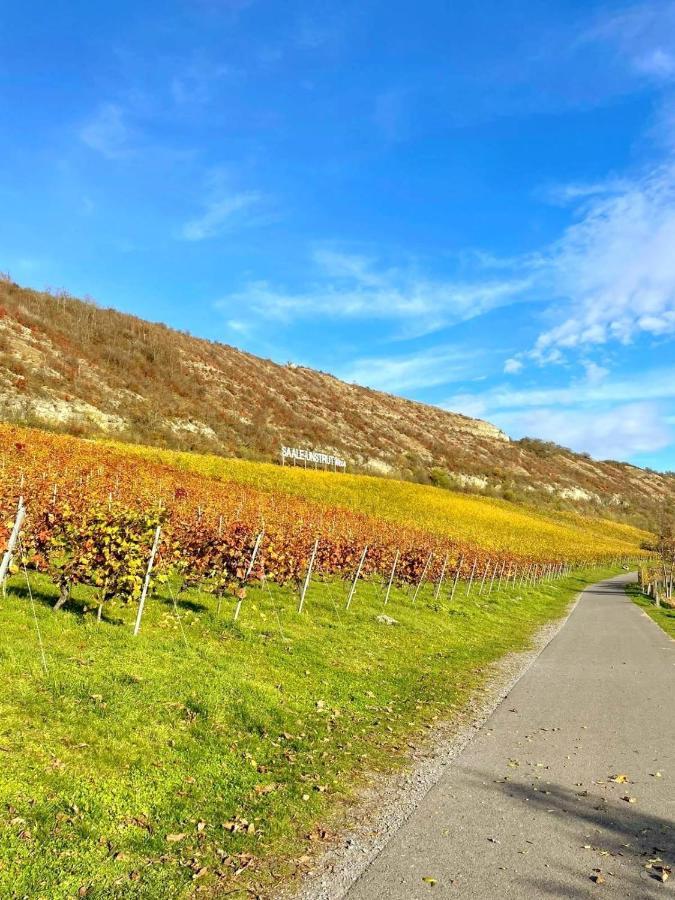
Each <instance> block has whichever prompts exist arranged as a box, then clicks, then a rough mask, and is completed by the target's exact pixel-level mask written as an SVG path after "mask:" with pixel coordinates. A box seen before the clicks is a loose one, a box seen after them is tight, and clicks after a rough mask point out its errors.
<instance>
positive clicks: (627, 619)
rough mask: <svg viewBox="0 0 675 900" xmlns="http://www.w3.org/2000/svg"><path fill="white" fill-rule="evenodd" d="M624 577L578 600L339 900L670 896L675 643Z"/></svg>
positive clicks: (674, 861)
mask: <svg viewBox="0 0 675 900" xmlns="http://www.w3.org/2000/svg"><path fill="white" fill-rule="evenodd" d="M629 577H630V576H620V577H618V578H614V579H611V580H609V581H604V582H601V583H600V584H597V585H594V586H593V587H590V588H588V589H587V590H585V591H584V593H583V595H582V597H581V600H580V601H579V603H578V605H577V606H576V608H575V610H574V612H573V613H572V615H571V616H570V618H569V620H568V621H567V623H566V625H565V626H564V627H563V629H562V630H561V631H560V632H559V633H558V635H557V636H556V637H555V638H554V639H553V641H552V642H551V643H550V644H549V645H548V647H547V648H546V649H545V650H544V651H543V653H542V654H541V655H540V656H539V657H538V659H537V660H536V662H535V663H534V665H533V666H532V667H531V668H530V669H529V670H528V671H527V672H526V673H525V675H524V676H523V677H522V678H521V680H520V681H519V682H518V683H517V684H516V685H515V687H514V688H513V689H512V691H511V692H510V694H509V695H508V696H507V697H506V699H505V700H504V701H503V703H502V704H501V705H500V706H499V707H498V708H497V710H496V711H495V712H494V713H493V715H492V716H491V717H490V719H488V721H487V722H486V723H485V725H484V726H483V728H482V729H481V730H480V731H479V732H478V733H477V735H476V737H475V739H474V740H473V741H472V742H471V743H470V744H469V745H468V747H467V748H466V749H465V750H464V752H463V753H462V754H461V756H460V757H459V758H458V759H457V760H456V762H455V763H454V764H452V765H451V766H449V767H448V770H447V774H445V775H444V776H443V778H442V779H441V781H439V782H438V783H437V784H436V785H435V787H434V788H432V790H431V791H430V792H429V793H428V794H427V796H426V797H425V799H424V800H423V801H422V803H421V805H420V806H419V807H418V809H417V810H416V812H415V813H414V814H413V816H412V817H411V818H410V819H409V820H408V821H407V822H406V823H405V824H404V825H403V826H402V827H401V828H400V829H399V830H398V831H397V832H396V834H395V835H394V836H393V837H392V839H391V840H390V842H389V843H388V844H387V845H386V847H385V848H384V849H383V851H382V852H381V853H380V854H379V856H378V857H377V858H376V859H375V860H374V862H373V863H372V864H371V865H370V866H369V868H367V869H366V870H365V872H364V873H363V874H362V875H361V877H360V878H359V879H358V881H356V883H355V884H354V885H353V886H352V888H351V889H350V890H349V892H348V893H347V897H348V898H349V900H379V898H381V900H385V898H386V900H416V898H446V897H462V898H465V897H476V898H481V900H485V898H500V900H502V898H530V897H531V898H540V897H542V898H544V897H546V898H548V897H556V898H559V897H591V896H595V897H635V898H652V897H670V896H675V821H674V820H675V641H673V640H671V639H670V638H669V637H668V636H667V635H666V634H664V633H663V632H662V631H661V630H660V629H659V628H658V626H657V625H656V624H655V623H654V622H652V621H651V620H650V619H649V618H648V617H647V616H646V615H645V614H644V613H643V612H642V611H641V610H640V609H639V608H638V607H637V606H635V605H634V604H633V603H632V602H631V601H630V600H629V599H628V598H627V597H626V595H625V591H624V584H625V582H626V581H627V580H628V579H629ZM617 775H619V776H626V778H627V780H626V781H623V780H622V779H620V780H619V781H612V780H611V779H612V777H613V776H617ZM650 861H652V862H651V868H649V867H648V866H649V865H650ZM668 865H671V866H672V868H673V874H672V876H670V878H668V877H667V876H668V872H667V869H666V870H665V871H664V870H663V869H661V868H659V867H660V866H668ZM664 875H665V876H666V878H667V880H665V881H662V880H661V879H662V878H663V877H664Z"/></svg>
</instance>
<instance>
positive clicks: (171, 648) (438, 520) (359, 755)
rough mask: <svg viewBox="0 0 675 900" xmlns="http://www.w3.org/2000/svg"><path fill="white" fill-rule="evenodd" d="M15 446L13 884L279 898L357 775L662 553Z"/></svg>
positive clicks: (62, 446)
mask: <svg viewBox="0 0 675 900" xmlns="http://www.w3.org/2000/svg"><path fill="white" fill-rule="evenodd" d="M0 447H1V449H0V474H1V475H2V479H1V482H0V483H1V485H2V487H1V493H0V508H1V510H2V513H3V515H2V530H1V533H0V544H1V546H2V550H3V552H4V550H5V549H6V548H7V547H8V545H11V546H12V547H13V551H12V553H11V560H10V559H9V558H8V557H7V554H5V562H6V563H9V568H8V577H7V579H6V580H5V582H4V585H3V586H4V589H5V590H4V596H3V597H2V598H1V599H0V671H2V674H3V685H4V687H3V693H2V696H1V697H0V759H2V764H3V765H2V776H1V777H0V894H2V895H3V896H31V897H32V896H35V897H49V898H61V897H63V898H66V897H73V896H78V895H79V896H105V897H136V896H144V897H150V898H160V897H161V898H163V897H166V898H169V897H171V898H175V897H191V896H194V895H203V896H221V895H222V896H225V895H230V896H235V897H237V896H242V897H243V896H261V897H267V896H272V895H273V893H274V889H275V886H277V885H278V884H279V883H280V882H285V881H288V880H290V879H293V878H294V877H295V876H296V875H297V874H299V873H302V872H303V871H304V870H305V869H306V868H307V866H308V865H309V864H310V859H311V853H312V852H313V850H316V849H317V848H320V847H321V846H323V845H324V844H325V843H326V842H329V841H330V840H332V839H333V838H332V835H333V828H334V827H336V826H337V827H340V826H342V825H343V824H344V816H345V815H346V813H345V809H346V808H347V806H346V804H347V801H349V800H351V799H352V798H353V795H354V792H355V790H356V789H357V788H358V787H359V786H360V785H361V784H363V783H364V779H365V777H366V773H368V772H373V771H377V770H390V769H391V768H392V767H396V766H398V765H401V764H404V763H405V758H406V755H407V754H408V753H409V752H411V748H419V747H423V746H424V741H425V735H426V734H428V729H429V728H430V727H431V726H432V725H433V723H434V722H435V721H437V720H439V719H448V718H449V717H450V718H453V717H457V716H461V710H462V709H463V708H464V705H465V703H466V701H467V700H468V699H469V697H470V696H471V695H472V694H473V692H474V691H475V690H476V689H478V688H479V687H480V685H481V684H482V683H483V682H484V681H485V679H486V678H487V677H488V676H489V673H490V671H491V666H492V665H493V663H494V662H495V661H496V660H498V659H499V658H500V657H502V656H503V655H504V654H505V653H508V652H510V651H513V650H520V649H523V648H525V647H526V646H527V645H528V641H529V639H530V637H531V635H532V633H533V632H534V631H535V630H536V629H537V627H538V626H540V625H541V624H542V623H544V622H546V621H548V620H550V619H551V618H553V617H556V616H559V615H561V614H562V613H563V612H564V610H565V608H566V607H567V606H568V604H569V601H570V599H571V597H572V596H573V595H574V594H575V592H576V591H578V590H579V589H580V588H581V587H582V586H583V585H584V584H585V583H586V582H587V581H588V580H589V579H594V578H596V577H597V576H598V575H599V574H600V569H599V568H598V567H604V568H602V571H603V572H609V571H616V570H617V569H618V567H619V566H621V565H624V564H625V563H626V562H627V561H628V560H629V559H630V560H634V559H636V558H638V557H642V556H646V554H645V552H644V551H642V550H640V544H641V542H643V541H644V540H645V539H646V538H647V537H648V536H647V535H645V534H644V533H642V532H639V531H637V530H636V529H632V528H629V527H627V526H622V525H616V524H612V523H605V522H603V521H601V520H597V519H584V518H582V517H577V516H571V515H569V514H566V515H561V516H560V517H558V519H557V520H553V519H550V518H547V517H544V516H541V515H538V514H536V513H531V512H530V511H529V510H527V509H524V508H517V507H510V506H509V504H506V503H499V502H492V501H487V500H481V499H478V498H471V497H466V496H463V495H455V494H451V493H450V492H447V491H444V490H441V489H436V488H424V487H420V486H418V485H412V484H403V483H400V482H393V481H387V480H383V479H379V480H378V479H371V478H363V477H354V476H349V475H347V476H343V475H341V476H339V477H335V476H331V475H330V474H324V473H319V472H312V471H306V472H305V471H304V470H299V469H298V470H295V471H294V470H289V469H281V468H280V467H273V466H261V465H259V464H254V463H245V462H241V461H232V460H221V459H218V458H215V457H214V458H211V457H200V456H190V455H188V454H171V453H169V452H165V451H158V450H155V449H151V448H138V447H134V448H127V447H124V446H123V445H113V444H101V443H95V442H90V441H85V440H79V439H76V438H72V437H63V436H58V435H50V434H46V433H43V432H39V431H35V430H30V429H24V428H16V427H11V426H0ZM143 604H145V606H144V607H143ZM141 616H142V617H141Z"/></svg>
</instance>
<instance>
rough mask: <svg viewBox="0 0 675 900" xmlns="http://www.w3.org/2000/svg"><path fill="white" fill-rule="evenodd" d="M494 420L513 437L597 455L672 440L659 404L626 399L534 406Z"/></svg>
mask: <svg viewBox="0 0 675 900" xmlns="http://www.w3.org/2000/svg"><path fill="white" fill-rule="evenodd" d="M496 422H497V424H498V425H499V426H500V427H502V428H504V429H505V430H506V431H507V432H508V433H510V434H511V435H512V436H514V437H523V436H526V435H527V436H529V437H538V438H541V439H543V440H551V441H555V442H556V443H558V444H562V445H563V446H564V447H570V448H571V449H573V450H576V451H578V452H586V453H590V454H591V456H594V457H596V458H600V459H621V460H626V459H630V457H631V456H634V455H635V454H636V453H646V452H654V451H656V450H661V449H663V448H664V447H667V446H669V445H670V444H671V443H672V442H673V434H672V431H671V430H670V429H669V428H668V426H667V424H666V421H665V419H664V416H663V415H662V413H661V411H660V409H659V407H658V406H657V405H656V404H653V403H629V404H623V405H620V406H614V407H603V408H601V409H599V410H572V409H550V408H545V407H544V408H537V409H531V410H527V411H524V410H521V411H517V412H512V413H505V414H502V415H500V416H498V417H497V418H496Z"/></svg>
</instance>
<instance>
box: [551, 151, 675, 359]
mask: <svg viewBox="0 0 675 900" xmlns="http://www.w3.org/2000/svg"><path fill="white" fill-rule="evenodd" d="M581 213H582V214H581V218H580V220H579V221H577V222H576V223H574V224H573V225H572V226H570V227H569V228H568V229H567V231H566V232H565V234H564V235H563V237H562V238H561V240H560V241H558V242H557V243H556V244H554V245H553V246H552V247H551V248H549V250H548V251H547V252H545V253H543V254H541V256H540V258H539V260H538V261H537V263H536V271H537V277H538V280H539V282H540V284H541V286H542V288H544V289H546V288H548V290H549V291H550V294H551V296H552V297H554V298H558V301H559V302H561V303H562V304H564V314H563V316H562V321H560V322H559V323H558V324H557V325H555V326H553V327H552V328H550V329H548V330H547V331H545V332H544V333H542V334H541V335H540V336H539V338H538V340H537V342H536V345H535V348H534V354H533V355H534V356H535V358H537V359H538V360H540V361H542V362H551V361H558V360H559V359H560V358H561V355H562V354H563V353H564V351H566V350H570V349H579V348H584V347H589V346H592V345H598V344H606V343H609V342H612V341H618V342H620V343H624V344H626V343H629V342H630V341H631V340H632V339H633V338H634V337H635V336H636V335H637V334H638V333H640V332H643V333H648V334H652V335H663V334H671V333H673V332H675V252H674V251H673V248H674V247H675V165H668V166H664V167H663V168H661V169H658V170H657V171H655V172H651V173H648V174H647V175H646V176H644V177H643V178H641V179H636V180H634V181H633V182H631V183H629V184H627V185H625V187H624V188H623V190H621V191H619V192H616V191H614V192H612V193H610V194H608V195H606V196H603V195H600V196H594V197H593V198H592V199H590V200H589V201H587V202H586V203H585V204H583V206H582V210H581Z"/></svg>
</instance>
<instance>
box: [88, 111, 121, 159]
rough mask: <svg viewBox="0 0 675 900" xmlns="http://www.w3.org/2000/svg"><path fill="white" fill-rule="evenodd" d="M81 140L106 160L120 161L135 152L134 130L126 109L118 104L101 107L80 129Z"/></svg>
mask: <svg viewBox="0 0 675 900" xmlns="http://www.w3.org/2000/svg"><path fill="white" fill-rule="evenodd" d="M80 139H81V140H82V141H83V142H84V143H85V144H86V145H87V146H88V147H90V148H91V149H92V150H96V151H97V152H98V153H100V154H102V155H103V156H105V157H106V159H119V158H121V157H124V156H129V155H130V154H131V153H132V152H133V130H132V128H131V126H130V125H129V123H128V121H127V114H126V112H125V110H124V108H123V107H122V106H119V105H118V104H116V103H104V104H103V105H101V106H100V107H99V108H98V109H97V110H96V112H95V113H94V115H93V116H92V118H91V119H89V121H88V122H85V124H84V125H82V127H81V128H80Z"/></svg>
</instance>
